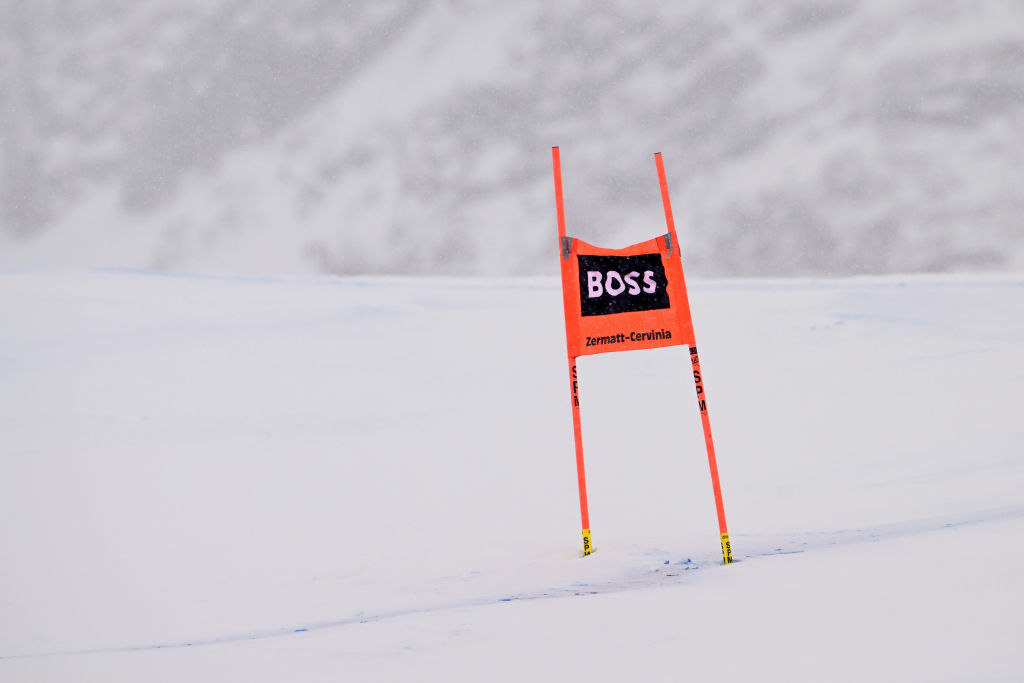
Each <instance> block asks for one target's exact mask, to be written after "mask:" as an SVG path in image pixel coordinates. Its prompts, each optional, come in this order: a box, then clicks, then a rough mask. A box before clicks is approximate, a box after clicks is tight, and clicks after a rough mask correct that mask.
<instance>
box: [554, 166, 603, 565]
mask: <svg viewBox="0 0 1024 683" xmlns="http://www.w3.org/2000/svg"><path fill="white" fill-rule="evenodd" d="M551 165H552V167H553V168H554V173H555V211H556V213H557V214H558V253H559V257H560V258H561V253H562V243H563V242H564V240H565V239H566V238H565V204H564V201H563V197H562V160H561V157H560V156H559V152H558V148H557V147H552V148H551ZM568 346H569V342H568V337H567V338H566V347H567V350H568ZM567 355H568V358H569V398H570V401H571V403H572V435H573V439H574V441H575V443H576V480H577V484H578V485H579V490H580V522H581V523H582V527H583V554H584V555H589V554H590V553H591V552H593V543H592V542H591V539H590V511H589V509H588V507H587V476H586V472H585V470H584V468H583V429H582V427H581V425H580V394H579V381H578V379H577V376H576V358H574V357H573V355H572V352H571V351H568V352H567Z"/></svg>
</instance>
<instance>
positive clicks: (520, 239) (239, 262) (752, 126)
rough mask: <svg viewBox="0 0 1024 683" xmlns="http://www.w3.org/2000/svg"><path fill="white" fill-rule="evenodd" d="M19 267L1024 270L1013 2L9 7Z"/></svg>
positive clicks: (1022, 94)
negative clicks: (677, 248)
mask: <svg viewBox="0 0 1024 683" xmlns="http://www.w3.org/2000/svg"><path fill="white" fill-rule="evenodd" d="M0 21H2V22H3V23H2V24H0V26H2V27H3V29H4V30H3V31H2V32H0V41H2V42H0V50H2V51H3V54H4V59H3V60H2V62H3V63H4V64H5V68H4V70H3V81H4V83H5V84H6V85H5V87H4V88H3V93H4V96H3V99H2V106H0V123H2V125H0V135H2V136H3V140H2V145H3V149H4V152H5V154H4V162H3V163H4V167H3V174H2V177H0V196H2V201H0V221H2V222H0V240H2V241H0V266H3V267H7V268H11V267H33V266H41V267H60V266H76V267H80V266H102V267H109V266H117V267H132V268H158V269H167V270H183V271H201V272H223V271H235V272H248V273H285V272H290V273H424V274H438V273H441V274H491V275H503V274H524V273H550V272H553V271H554V270H555V265H554V263H555V262H554V260H553V258H552V257H551V244H552V239H551V233H552V231H553V227H552V226H553V207H552V204H553V200H552V188H551V179H550V157H549V153H548V149H549V148H550V147H551V146H552V145H560V146H562V148H563V162H564V165H565V183H566V202H567V204H566V211H567V216H568V220H569V228H570V232H573V233H575V234H578V235H579V236H581V237H583V238H584V239H588V240H590V241H593V242H598V243H604V244H608V245H609V246H616V245H622V244H627V243H630V242H634V241H639V240H642V239H646V238H648V237H650V236H651V235H653V234H658V233H660V232H661V231H662V230H663V221H662V218H661V215H660V204H659V200H658V195H657V183H656V179H655V176H654V169H653V162H652V159H651V153H652V152H655V151H661V152H663V153H664V154H665V159H666V165H667V169H668V174H669V181H670V185H671V188H672V191H673V199H674V205H675V208H676V213H677V223H678V224H679V226H680V230H681V233H682V238H683V240H684V242H685V244H686V245H687V246H688V262H689V263H690V267H691V270H692V271H693V272H694V273H696V274H698V275H715V276H736V275H743V276H751V275H807V274H827V275H837V274H850V273H854V274H855V273H886V272H907V271H979V270H981V271H985V270H1019V269H1021V268H1024V230H1021V226H1020V218H1019V217H1020V216H1021V215H1022V212H1024V190H1022V188H1024V162H1022V161H1021V158H1022V156H1021V154H1020V148H1021V137H1020V133H1019V131H1020V130H1021V128H1022V124H1024V28H1022V27H1024V14H1022V9H1021V5H1020V4H1019V3H1016V2H1008V1H999V0H988V1H986V2H979V3H939V4H937V3H934V2H929V1H920V2H911V3H890V2H881V1H873V2H865V3H855V2H845V1H842V0H834V1H830V2H825V3H807V2H803V1H802V0H801V1H797V0H788V1H787V2H780V3H772V4H771V5H770V6H766V5H764V4H763V3H756V2H742V3H728V4H722V3H712V2H702V3H688V4H686V5H678V6H666V5H665V4H664V3H648V2H640V3H635V2H634V3H616V2H606V3H599V4H596V5H595V3H591V2H568V3H558V4H557V5H551V4H550V3H544V2H540V1H539V0H531V1H528V2H521V3H515V6H514V7H513V6H487V7H484V6H481V5H479V4H476V3H469V2H460V1H456V0H436V1H434V2H425V3H411V2H403V1H400V0H389V1H387V2H375V3H372V4H369V5H366V4H355V5H346V4H338V3H329V2H323V1H322V0H303V1H302V2H298V3H289V4H288V5H287V6H283V5H282V6H262V5H258V4H251V3H240V2H232V1H229V0H216V1H213V2H201V3H200V2H189V3H178V4H176V5H175V7H174V8H173V9H171V8H168V7H167V5H166V3H162V2H159V1H158V0H146V1H141V2H135V3H127V4H126V3H122V2H117V1H111V0H94V1H92V2H86V1H85V0H79V1H77V2H73V3H50V2H47V3H33V4H32V5H31V6H28V5H18V4H17V3H15V4H14V6H13V7H12V11H11V12H9V13H6V14H5V16H4V18H3V19H2V20H0Z"/></svg>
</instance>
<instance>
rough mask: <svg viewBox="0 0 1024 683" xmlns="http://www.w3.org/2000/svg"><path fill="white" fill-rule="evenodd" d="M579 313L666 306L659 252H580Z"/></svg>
mask: <svg viewBox="0 0 1024 683" xmlns="http://www.w3.org/2000/svg"><path fill="white" fill-rule="evenodd" d="M576 258H577V259H579V269H580V309H581V310H580V313H581V315H585V316H586V315H611V314H614V313H629V312H632V311H653V310H656V309H659V308H669V307H670V304H669V300H668V279H667V278H666V277H665V266H663V265H662V263H661V254H638V255H636V256H593V255H587V254H580V255H578V256H577V257H576Z"/></svg>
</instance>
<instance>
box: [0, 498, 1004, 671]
mask: <svg viewBox="0 0 1024 683" xmlns="http://www.w3.org/2000/svg"><path fill="white" fill-rule="evenodd" d="M1020 517H1024V506H1013V507H1003V508H997V509H993V510H987V511H981V512H974V513H964V514H960V515H952V516H943V517H933V518H928V519H920V520H912V521H906V522H894V523H888V524H879V525H876V526H869V527H863V528H856V529H842V530H837V531H827V532H809V533H808V532H801V533H783V534H733V535H732V540H733V548H734V550H735V549H737V548H740V549H742V552H741V553H738V557H737V559H736V562H745V561H751V560H757V559H761V558H768V557H773V556H778V555H793V554H799V553H805V552H808V551H815V550H823V549H827V548H830V547H836V546H845V545H853V544H858V543H875V542H879V541H889V540H894V539H898V538H905V537H910V536H917V535H921V534H928V533H933V532H938V531H943V530H946V529H955V528H959V527H965V526H972V525H977V524H987V523H993V522H1001V521H1006V520H1011V519H1016V518H1020ZM645 554H646V555H648V556H651V557H652V560H655V559H656V560H657V561H658V562H659V563H660V566H658V567H656V568H654V569H653V570H652V569H650V568H648V566H646V565H645V568H642V569H638V570H634V571H632V572H631V573H629V574H625V575H622V576H620V577H618V578H616V579H613V580H609V581H603V582H595V583H589V584H586V583H576V584H571V585H569V586H559V587H554V588H548V589H544V590H536V591H529V592H519V593H515V594H511V595H504V596H500V595H499V596H495V595H490V596H484V597H479V598H475V599H471V600H462V601H457V602H444V603H439V604H433V605H424V606H420V607H409V608H400V609H392V610H383V611H380V612H378V613H376V614H366V613H357V614H355V615H353V616H350V617H345V618H341V619H330V620H326V621H318V622H310V623H308V624H304V625H297V626H282V627H277V628H271V629H263V630H254V631H247V632H243V633H237V632H236V633H228V634H224V635H219V636H212V637H204V638H195V639H187V640H169V641H165V642H158V643H147V644H139V645H120V646H110V647H100V648H90V649H82V650H63V651H55V652H39V653H30V654H14V655H0V660H15V659H36V658H43V657H70V656H86V655H100V654H122V653H129V652H146V651H155V650H173V649H181V648H190V647H202V646H210V645H224V644H230V643H239V642H245V641H254V640H265V639H269V638H282V637H286V636H292V635H296V634H300V633H308V632H311V631H323V630H328V629H338V628H343V627H347V626H354V625H358V624H372V623H377V622H381V621H385V620H390V619H399V618H402V617H408V616H413V615H418V614H430V613H437V612H447V611H451V610H461V609H471V608H474V607H485V606H489V605H497V604H501V603H503V602H514V601H533V600H547V599H554V598H566V597H581V596H588V595H600V594H607V593H620V592H624V591H635V590H650V589H658V588H667V587H671V586H677V585H681V584H683V583H684V582H687V581H690V580H692V575H693V574H694V572H696V571H698V570H701V569H707V568H710V567H714V566H719V567H720V566H722V564H721V562H720V561H719V560H717V559H712V558H701V559H699V560H696V561H694V560H692V559H690V558H687V559H686V560H685V561H676V562H672V561H670V560H667V559H663V558H662V557H661V555H662V554H663V553H662V551H659V550H649V551H647V552H646V553H645Z"/></svg>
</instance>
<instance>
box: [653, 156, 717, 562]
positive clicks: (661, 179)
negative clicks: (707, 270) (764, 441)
mask: <svg viewBox="0 0 1024 683" xmlns="http://www.w3.org/2000/svg"><path fill="white" fill-rule="evenodd" d="M654 162H655V164H656V165H657V167H658V184H659V185H660V186H661V203H662V205H663V207H664V208H665V222H666V223H667V224H668V232H669V235H671V236H672V244H673V245H676V248H678V245H679V238H678V237H677V236H676V223H675V220H674V219H673V218H672V201H671V200H670V199H669V196H668V180H667V179H666V178H665V164H664V163H663V162H662V160H661V152H658V153H656V154H655V155H654ZM690 327H691V328H692V327H693V321H692V320H691V321H690ZM690 363H691V364H692V365H693V382H694V384H695V385H696V387H697V406H698V407H699V408H700V421H701V425H702V426H703V428H704V445H705V446H706V447H707V451H708V467H709V468H710V469H711V487H712V488H713V489H714V492H715V510H716V512H717V513H718V534H719V538H720V539H721V543H722V559H723V560H724V561H725V564H730V563H731V562H732V544H731V543H730V542H729V529H728V527H727V526H726V524H725V503H724V502H723V501H722V485H721V483H720V482H719V479H718V461H717V460H716V459H715V442H714V441H713V440H712V438H711V420H710V418H709V417H708V403H707V395H706V394H705V392H704V379H703V376H702V375H701V372H700V359H699V357H698V356H697V341H696V335H695V336H694V343H693V346H692V347H690Z"/></svg>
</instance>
